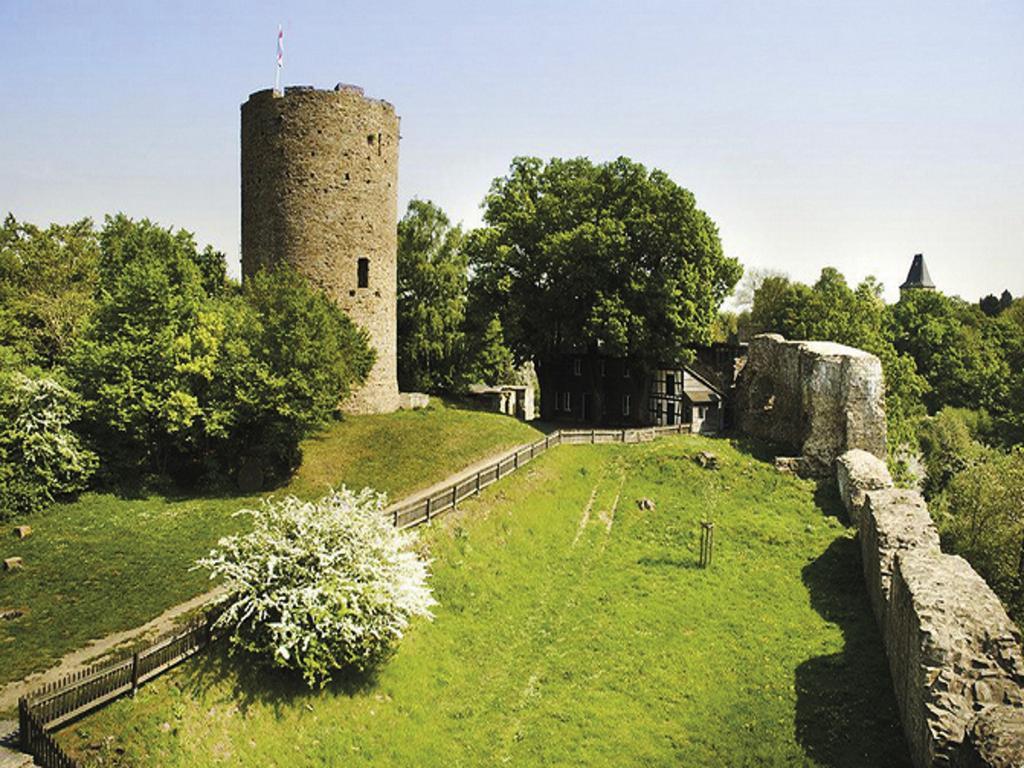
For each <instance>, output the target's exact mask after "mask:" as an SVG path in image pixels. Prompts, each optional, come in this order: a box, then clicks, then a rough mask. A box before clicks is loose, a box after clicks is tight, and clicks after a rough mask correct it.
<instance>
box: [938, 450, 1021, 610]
mask: <svg viewBox="0 0 1024 768" xmlns="http://www.w3.org/2000/svg"><path fill="white" fill-rule="evenodd" d="M936 502H937V503H933V504H932V505H931V506H932V508H933V514H935V516H936V519H937V522H938V525H939V531H940V533H941V534H942V540H943V545H944V548H949V549H950V550H951V551H953V552H955V553H957V554H958V555H962V556H963V557H964V558H966V559H967V560H968V561H969V562H970V563H971V565H973V566H974V567H975V568H976V569H977V571H978V573H980V574H981V575H982V576H983V577H984V578H985V580H986V581H987V582H988V583H989V586H991V587H992V589H993V590H994V591H995V592H996V594H998V595H999V597H1000V598H1001V599H1002V600H1003V603H1004V604H1005V605H1006V608H1007V611H1008V612H1009V613H1010V615H1011V616H1012V617H1013V618H1014V619H1015V620H1016V621H1018V622H1019V621H1021V619H1022V618H1024V451H1022V450H1021V449H1017V450H1014V451H1012V452H1010V453H1008V454H1007V453H1002V452H1000V451H997V450H987V451H985V453H984V455H983V457H981V458H978V459H976V460H975V461H974V462H973V463H972V464H970V465H969V466H967V467H965V468H964V469H962V470H961V471H960V472H958V473H957V474H956V475H954V476H953V478H952V479H951V480H950V482H949V485H948V487H947V488H946V490H945V491H944V493H943V494H942V495H941V496H940V497H939V498H938V499H937V500H936Z"/></svg>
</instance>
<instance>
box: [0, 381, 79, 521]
mask: <svg viewBox="0 0 1024 768" xmlns="http://www.w3.org/2000/svg"><path fill="white" fill-rule="evenodd" d="M77 412H78V408H77V403H76V400H75V397H74V395H73V394H72V393H71V392H70V391H69V390H67V389H66V388H65V387H63V386H62V385H61V384H59V383H57V382H56V381H55V380H53V379H51V378H38V379H33V378H29V377H28V376H26V375H24V374H23V373H17V372H15V373H9V374H0V519H6V518H8V517H11V516H13V515H15V514H25V513H28V512H35V511H37V510H39V509H41V508H42V507H44V506H46V505H47V504H50V503H52V502H53V501H54V500H55V499H57V498H60V497H62V496H67V495H69V494H72V493H75V492H77V491H80V490H82V489H83V488H85V484H86V482H87V481H88V479H89V477H90V476H91V475H92V474H93V472H94V471H95V470H96V455H95V454H94V453H92V451H89V450H87V449H86V448H84V447H83V446H82V443H81V441H80V440H79V438H78V435H76V434H75V433H74V432H73V431H72V430H71V428H70V425H71V423H72V422H73V421H74V420H75V417H76V416H77Z"/></svg>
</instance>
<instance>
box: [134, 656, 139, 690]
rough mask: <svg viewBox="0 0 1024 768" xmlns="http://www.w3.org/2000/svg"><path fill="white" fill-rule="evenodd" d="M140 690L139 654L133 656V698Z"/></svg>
mask: <svg viewBox="0 0 1024 768" xmlns="http://www.w3.org/2000/svg"><path fill="white" fill-rule="evenodd" d="M138 690H139V652H138V651H135V653H133V654H132V698H133V699H134V698H135V694H136V693H137V692H138Z"/></svg>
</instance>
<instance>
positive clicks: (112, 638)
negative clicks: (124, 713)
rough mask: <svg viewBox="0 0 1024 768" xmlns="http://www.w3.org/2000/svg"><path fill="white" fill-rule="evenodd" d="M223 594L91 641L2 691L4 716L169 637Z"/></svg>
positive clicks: (200, 598) (0, 702) (199, 598)
mask: <svg viewBox="0 0 1024 768" xmlns="http://www.w3.org/2000/svg"><path fill="white" fill-rule="evenodd" d="M223 591H224V590H223V587H217V588H216V589H211V590H210V591H209V592H206V593H204V594H202V595H199V596H197V597H193V598H192V599H191V600H187V601H185V602H184V603H181V604H180V605H175V606H173V607H172V608H168V609H167V610H166V611H164V612H163V613H161V614H160V615H159V616H157V617H156V618H155V619H153V620H152V621H148V622H146V623H145V624H143V625H142V626H141V627H135V628H134V629H126V630H123V631H121V632H115V633H114V634H112V635H107V636H106V637H104V638H101V639H99V640H90V641H89V642H88V643H86V644H85V645H84V646H83V647H81V648H79V649H78V650H75V651H71V653H68V654H66V655H65V656H64V657H63V658H62V659H61V660H60V661H58V662H57V663H56V664H55V665H54V666H52V667H50V668H49V669H47V670H46V671H45V672H34V673H32V674H31V675H29V676H28V677H26V678H24V679H23V680H17V681H15V682H13V683H8V684H7V685H5V686H4V687H3V688H0V712H3V711H6V710H10V709H14V708H15V707H17V706H18V697H19V696H23V695H25V694H26V693H29V692H30V691H34V690H35V689H36V688H38V687H39V686H41V685H45V684H46V683H50V682H53V681H55V680H59V679H60V678H62V677H64V676H65V675H68V674H70V673H72V672H74V671H76V670H79V669H81V668H82V667H87V666H90V665H91V664H95V663H96V662H97V661H100V660H102V659H103V657H105V656H108V655H110V654H111V653H113V652H115V651H117V650H119V649H120V648H121V647H122V646H124V645H126V644H128V643H133V642H136V641H138V640H141V639H144V638H156V637H159V636H160V635H164V634H168V633H169V632H171V631H172V630H173V629H174V627H175V625H176V624H177V623H178V621H179V619H181V618H182V617H183V616H185V615H186V614H188V613H191V612H192V611H195V610H198V609H199V608H202V607H203V606H204V605H206V604H207V603H210V602H212V601H213V600H214V599H216V598H217V597H219V596H220V595H221V594H222V593H223Z"/></svg>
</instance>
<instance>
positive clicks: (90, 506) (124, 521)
mask: <svg viewBox="0 0 1024 768" xmlns="http://www.w3.org/2000/svg"><path fill="white" fill-rule="evenodd" d="M537 434H538V433H537V431H536V430H535V429H533V428H532V427H530V426H528V425H526V424H524V423H522V422H518V421H515V420H513V419H510V418H508V417H505V416H500V415H497V414H491V413H482V412H479V411H471V410H462V409H458V408H454V407H448V406H445V405H444V404H443V403H441V402H439V401H438V403H437V405H436V406H434V407H431V408H428V409H425V410H422V411H400V412H398V413H393V414H387V415H382V416H352V417H348V418H346V419H345V420H344V421H342V422H338V423H337V424H334V425H333V426H332V427H331V428H330V429H328V430H326V431H325V432H324V433H323V434H321V435H319V436H317V437H315V438H313V439H311V440H309V441H307V442H306V443H305V444H304V445H303V463H302V466H301V468H300V469H299V471H298V472H297V473H296V475H295V477H294V478H293V479H292V481H291V482H290V483H289V484H288V485H287V486H286V487H284V488H281V489H279V490H277V491H275V493H277V494H284V493H293V494H296V495H298V496H300V497H313V496H318V495H321V494H323V493H324V492H325V491H326V490H327V489H328V488H330V487H331V486H337V485H341V484H343V483H344V484H347V485H350V486H354V487H363V486H365V485H371V486H373V487H375V488H377V489H379V490H382V491H386V492H387V493H388V494H389V496H391V497H392V498H400V497H402V496H404V495H406V494H408V493H411V492H413V491H415V490H417V489H418V488H422V487H426V486H429V485H431V484H432V483H434V482H437V481H439V480H441V479H443V478H445V477H447V476H448V475H449V474H451V473H452V472H455V471H457V470H459V469H461V468H462V467H464V466H466V465H467V464H470V463H472V462H473V461H475V460H478V459H481V458H483V457H486V456H489V455H491V454H493V453H496V452H498V451H500V450H502V449H504V448H508V447H511V446H514V445H519V444H521V443H524V442H528V441H530V440H535V439H536V437H537ZM258 503H259V498H258V497H252V496H248V497H247V496H242V495H230V494H228V495H222V496H215V497H211V496H198V497H190V496H166V495H163V496H161V495H152V496H148V497H146V498H139V499H125V498H119V497H117V496H114V495H112V494H100V493H89V494H85V495H83V496H82V497H81V498H80V499H79V500H78V501H76V502H74V503H72V504H58V505H55V506H54V507H52V508H51V509H50V510H48V511H47V512H46V513H45V514H41V515H35V516H32V517H30V518H27V519H24V520H18V521H14V522H12V523H10V524H6V525H2V526H0V542H2V546H0V556H2V557H11V556H15V555H17V556H20V557H22V558H24V561H25V569H24V570H23V571H18V572H13V573H3V572H0V608H17V609H20V610H22V611H24V615H23V616H21V617H20V618H18V619H16V620H13V621H2V622H0V658H2V660H3V663H0V683H3V682H7V681H11V680H18V679H20V678H22V677H24V676H25V675H26V674H28V673H29V672H32V671H34V670H38V669H45V668H47V667H49V666H50V665H51V664H53V663H54V662H55V661H56V660H57V659H59V658H60V657H61V656H62V655H63V654H65V653H67V652H68V651H70V650H73V649H75V648H78V647H80V646H82V645H83V644H84V643H86V642H87V641H88V640H90V639H93V638H97V637H102V636H104V635H106V634H108V633H111V632H115V631H118V630H122V629H128V628H131V627H135V626H138V625H140V624H143V623H145V622H146V621H148V620H149V619H152V618H153V617H154V616H157V615H158V614H160V613H161V612H162V611H164V610H165V609H167V608H169V607H170V606H173V605H176V604H178V603H180V602H183V601H185V600H187V599H189V598H191V597H194V596H195V595H198V594H201V593H202V592H204V591H205V590H207V589H209V588H210V586H211V585H210V582H209V581H208V579H207V576H206V575H205V574H204V573H201V572H199V571H190V570H189V569H190V567H191V566H192V564H193V562H194V561H195V559H196V558H197V557H199V556H200V555H203V554H205V553H206V552H207V551H209V549H210V547H211V546H213V545H214V544H215V543H216V542H217V539H218V538H220V537H221V536H223V535H226V534H228V533H231V532H234V531H235V530H237V528H238V527H239V526H240V525H244V524H245V519H244V518H235V517H232V513H234V512H236V511H237V510H238V509H240V508H244V507H251V506H253V505H255V504H258ZM16 523H28V524H31V526H32V528H33V530H34V533H33V535H32V536H31V537H30V538H28V539H26V540H24V541H18V540H17V539H16V538H15V537H14V535H13V532H12V531H13V527H14V525H15V524H16Z"/></svg>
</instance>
